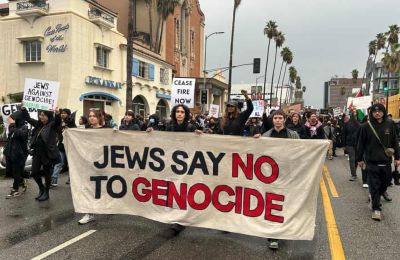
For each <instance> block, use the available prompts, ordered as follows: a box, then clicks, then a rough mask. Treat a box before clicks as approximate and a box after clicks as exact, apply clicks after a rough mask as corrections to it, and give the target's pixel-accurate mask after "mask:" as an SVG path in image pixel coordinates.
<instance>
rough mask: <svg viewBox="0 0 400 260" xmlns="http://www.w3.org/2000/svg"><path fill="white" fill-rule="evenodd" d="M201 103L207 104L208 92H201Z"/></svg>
mask: <svg viewBox="0 0 400 260" xmlns="http://www.w3.org/2000/svg"><path fill="white" fill-rule="evenodd" d="M201 103H202V104H207V90H204V89H203V90H201Z"/></svg>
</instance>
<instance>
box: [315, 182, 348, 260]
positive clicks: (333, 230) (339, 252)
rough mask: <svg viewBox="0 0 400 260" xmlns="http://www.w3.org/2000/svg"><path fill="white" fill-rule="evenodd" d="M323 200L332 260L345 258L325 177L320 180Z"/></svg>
mask: <svg viewBox="0 0 400 260" xmlns="http://www.w3.org/2000/svg"><path fill="white" fill-rule="evenodd" d="M319 184H320V187H321V195H322V202H323V203H324V211H325V220H326V228H327V230H328V238H329V247H330V249H331V257H332V260H344V259H346V257H345V256H344V250H343V246H342V241H341V240H340V235H339V230H338V228H337V225H336V220H335V215H334V214H333V209H332V205H331V201H330V199H329V194H328V190H327V189H326V185H325V181H324V179H323V178H321V180H320V183H319Z"/></svg>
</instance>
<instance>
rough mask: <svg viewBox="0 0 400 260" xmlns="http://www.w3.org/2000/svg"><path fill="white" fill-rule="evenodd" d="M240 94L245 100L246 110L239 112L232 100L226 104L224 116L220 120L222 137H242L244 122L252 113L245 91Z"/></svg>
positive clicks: (249, 100) (250, 103)
mask: <svg viewBox="0 0 400 260" xmlns="http://www.w3.org/2000/svg"><path fill="white" fill-rule="evenodd" d="M241 93H242V95H243V96H244V98H245V99H246V104H247V109H246V110H245V111H243V112H240V110H239V108H238V103H237V102H236V101H234V100H230V101H228V102H227V103H226V109H225V115H224V116H223V117H222V120H221V130H222V134H223V135H237V136H242V134H243V129H244V126H245V124H246V121H247V120H248V119H249V117H250V115H251V112H253V109H254V107H253V102H252V101H251V99H250V97H249V96H248V94H247V91H246V90H242V91H241Z"/></svg>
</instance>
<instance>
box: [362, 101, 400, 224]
mask: <svg viewBox="0 0 400 260" xmlns="http://www.w3.org/2000/svg"><path fill="white" fill-rule="evenodd" d="M374 131H375V132H376V134H377V135H378V137H379V139H380V140H379V139H378V138H377V137H376V136H375V134H374ZM387 148H392V149H393V150H394V153H393V156H390V155H388V154H387V153H385V149H386V150H387ZM363 156H364V157H363ZM392 157H394V164H395V166H399V165H400V151H399V143H398V140H397V136H396V130H395V126H394V123H393V121H391V120H387V115H386V109H385V107H384V106H383V105H382V104H375V105H373V106H372V107H371V108H370V109H369V122H367V123H366V124H363V125H362V126H361V128H360V134H359V137H358V142H357V149H356V160H357V162H358V165H359V166H360V168H362V169H363V168H364V167H366V169H367V174H368V186H369V192H370V194H371V195H370V196H371V197H370V199H371V202H372V210H373V213H372V219H374V220H377V221H380V220H381V210H382V209H381V207H382V205H381V203H380V198H381V196H383V198H384V199H385V200H386V201H391V200H392V199H391V198H390V197H389V195H388V194H387V192H386V190H387V187H388V183H389V181H388V180H389V179H390V178H391V173H392V168H391V164H392ZM364 158H365V159H364Z"/></svg>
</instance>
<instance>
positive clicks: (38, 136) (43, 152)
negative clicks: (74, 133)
mask: <svg viewBox="0 0 400 260" xmlns="http://www.w3.org/2000/svg"><path fill="white" fill-rule="evenodd" d="M22 111H23V113H24V119H25V120H26V121H27V122H28V123H29V124H31V125H32V126H33V127H34V128H35V129H34V131H33V133H32V139H31V148H32V149H33V156H34V157H36V156H38V157H40V160H41V162H42V163H43V164H47V163H49V162H56V161H58V159H59V156H60V155H59V150H58V146H57V141H58V131H59V129H60V127H61V117H60V115H59V114H56V115H55V117H54V119H53V118H52V117H49V121H48V123H47V124H46V125H43V123H42V122H41V121H39V120H35V119H33V118H31V117H30V116H29V113H28V111H27V110H26V109H24V110H22ZM48 114H50V113H48Z"/></svg>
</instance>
